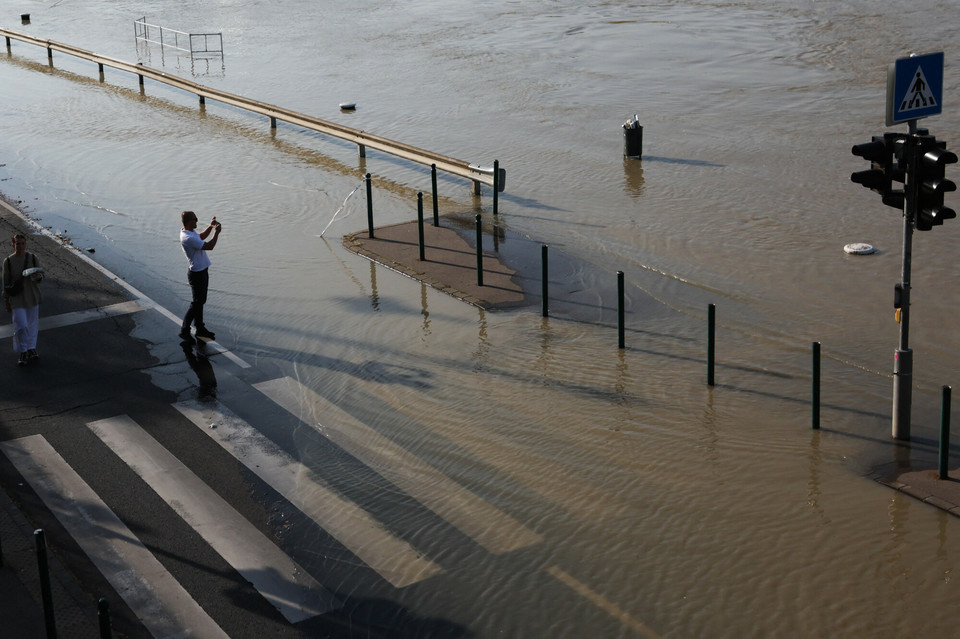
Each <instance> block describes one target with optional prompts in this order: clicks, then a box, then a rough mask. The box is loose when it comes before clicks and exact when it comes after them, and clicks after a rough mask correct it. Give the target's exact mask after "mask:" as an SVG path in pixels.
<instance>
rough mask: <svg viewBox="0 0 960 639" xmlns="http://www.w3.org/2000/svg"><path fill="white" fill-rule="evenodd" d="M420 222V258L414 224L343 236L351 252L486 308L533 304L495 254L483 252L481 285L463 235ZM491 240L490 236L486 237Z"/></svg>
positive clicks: (471, 249) (516, 276) (473, 249)
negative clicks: (422, 240) (421, 244)
mask: <svg viewBox="0 0 960 639" xmlns="http://www.w3.org/2000/svg"><path fill="white" fill-rule="evenodd" d="M443 222H444V221H443V220H442V221H441V225H440V226H434V225H433V223H432V222H424V225H423V235H424V259H423V260H421V259H420V241H419V236H418V235H419V234H418V229H417V226H418V223H417V222H416V221H413V222H404V223H402V224H394V225H392V226H384V227H380V228H375V229H374V230H373V237H370V233H369V231H367V230H363V231H359V232H356V233H352V234H350V235H346V236H344V238H343V245H344V246H345V247H346V248H348V249H349V250H351V251H353V252H354V253H357V254H358V255H361V256H363V257H365V258H367V259H369V260H372V261H374V262H376V263H378V264H382V265H383V266H386V267H387V268H390V269H392V270H395V271H397V272H399V273H402V274H404V275H406V276H408V277H411V278H413V279H415V280H418V281H420V282H423V283H425V284H427V285H429V286H432V287H433V288H435V289H437V290H439V291H443V292H444V293H447V294H448V295H452V296H454V297H456V298H458V299H461V300H463V301H464V302H468V303H470V304H473V305H474V306H479V307H480V308H485V309H504V308H516V307H519V306H526V305H528V304H530V303H531V301H530V300H528V299H527V295H525V293H524V287H523V282H522V280H521V278H520V276H519V274H518V273H517V271H515V270H514V269H512V268H510V267H509V266H507V265H506V264H504V263H503V262H502V261H501V259H500V256H499V254H497V253H490V252H488V251H484V253H483V286H480V285H479V284H478V282H477V250H476V245H475V244H474V245H471V244H470V242H468V241H467V240H466V239H465V238H464V237H463V235H462V234H461V233H462V232H461V231H458V230H456V229H454V228H451V227H448V226H444V225H443ZM487 239H489V238H487Z"/></svg>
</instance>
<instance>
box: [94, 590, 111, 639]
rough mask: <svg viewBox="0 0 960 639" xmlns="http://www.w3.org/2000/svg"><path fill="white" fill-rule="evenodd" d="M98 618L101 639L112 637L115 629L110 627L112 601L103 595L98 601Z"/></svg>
mask: <svg viewBox="0 0 960 639" xmlns="http://www.w3.org/2000/svg"><path fill="white" fill-rule="evenodd" d="M97 620H98V621H99V622H100V639H111V638H112V637H113V631H112V630H111V628H110V602H108V601H107V600H106V599H104V598H103V597H101V598H100V601H98V602H97Z"/></svg>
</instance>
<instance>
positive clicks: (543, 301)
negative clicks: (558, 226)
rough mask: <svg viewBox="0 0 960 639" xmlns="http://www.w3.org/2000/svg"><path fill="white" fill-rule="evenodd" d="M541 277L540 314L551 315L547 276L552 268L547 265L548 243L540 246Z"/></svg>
mask: <svg viewBox="0 0 960 639" xmlns="http://www.w3.org/2000/svg"><path fill="white" fill-rule="evenodd" d="M540 271H541V272H540V277H541V280H542V284H541V287H542V292H541V298H540V314H541V315H542V316H543V317H547V315H549V300H548V293H549V291H548V288H549V287H548V285H547V276H548V274H549V272H550V269H549V267H548V265H547V245H546V244H544V245H543V246H541V247H540Z"/></svg>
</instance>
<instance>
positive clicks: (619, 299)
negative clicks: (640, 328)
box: [617, 271, 626, 348]
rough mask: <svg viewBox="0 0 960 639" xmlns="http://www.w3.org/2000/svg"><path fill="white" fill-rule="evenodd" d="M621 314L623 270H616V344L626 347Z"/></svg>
mask: <svg viewBox="0 0 960 639" xmlns="http://www.w3.org/2000/svg"><path fill="white" fill-rule="evenodd" d="M623 320H624V316H623V271H617V345H618V346H619V347H620V348H626V338H625V335H624V326H623V324H624V321H623Z"/></svg>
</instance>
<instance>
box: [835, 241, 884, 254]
mask: <svg viewBox="0 0 960 639" xmlns="http://www.w3.org/2000/svg"><path fill="white" fill-rule="evenodd" d="M843 250H844V252H845V253H849V254H850V255H870V254H871V253H875V252H876V250H877V249H875V248H873V245H871V244H865V243H863V242H855V243H853V244H847V245H846V246H844V247H843Z"/></svg>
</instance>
